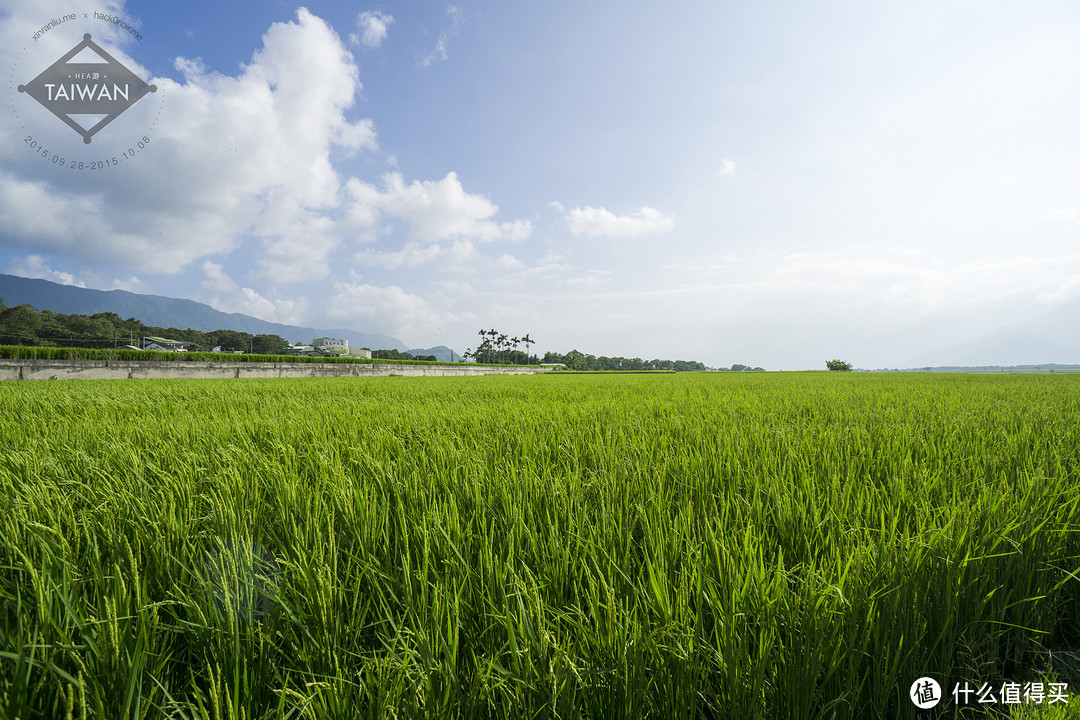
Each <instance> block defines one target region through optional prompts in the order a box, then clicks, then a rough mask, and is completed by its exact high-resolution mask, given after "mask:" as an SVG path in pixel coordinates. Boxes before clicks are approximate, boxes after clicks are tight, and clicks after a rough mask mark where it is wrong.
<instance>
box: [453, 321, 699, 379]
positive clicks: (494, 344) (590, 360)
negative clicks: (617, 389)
mask: <svg viewBox="0 0 1080 720" xmlns="http://www.w3.org/2000/svg"><path fill="white" fill-rule="evenodd" d="M478 334H479V335H480V344H479V345H477V346H476V349H475V350H473V349H471V348H470V349H468V350H466V351H465V353H464V355H463V357H464V358H465V359H466V360H475V361H476V362H479V363H502V364H508V365H540V364H553V363H558V364H560V365H565V366H566V367H567V368H568V369H570V370H595V371H600V370H622V371H644V370H674V371H676V372H687V371H691V370H705V369H706V367H705V365H704V364H702V363H699V362H694V361H691V360H642V359H641V358H624V357H606V356H604V355H601V356H600V357H597V356H595V355H588V354H586V353H582V352H579V351H578V350H571V351H570V352H568V353H566V354H565V355H564V354H561V353H557V352H546V353H544V356H543V358H541V357H538V356H537V355H533V354H530V353H529V348H530V346H532V345H534V344H535V343H536V341H535V340H533V339H532V338H531V337H529V334H528V333H526V334H525V335H523V336H521V337H515V336H513V335H507V334H506V333H502V332H499V331H498V330H494V329H492V330H483V329H481V330H480V331H479V333H478ZM522 345H524V346H525V351H524V352H522V350H521V346H522Z"/></svg>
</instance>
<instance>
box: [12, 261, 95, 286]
mask: <svg viewBox="0 0 1080 720" xmlns="http://www.w3.org/2000/svg"><path fill="white" fill-rule="evenodd" d="M8 274H9V275H18V276H19V277H25V278H38V279H41V280H48V281H50V282H54V283H60V284H61V285H74V286H75V287H81V288H84V287H86V283H84V282H83V281H82V280H79V279H78V278H76V277H75V276H74V275H72V274H71V273H68V272H60V271H57V270H53V269H52V268H51V267H49V264H48V263H46V262H45V259H44V258H43V257H41V256H40V255H27V256H26V257H22V258H16V259H15V260H14V261H12V263H11V266H10V267H9V268H8Z"/></svg>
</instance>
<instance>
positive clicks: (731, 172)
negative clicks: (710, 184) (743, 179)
mask: <svg viewBox="0 0 1080 720" xmlns="http://www.w3.org/2000/svg"><path fill="white" fill-rule="evenodd" d="M716 175H717V177H735V161H734V160H728V159H727V158H723V159H722V160H721V161H720V169H719V170H717V171H716Z"/></svg>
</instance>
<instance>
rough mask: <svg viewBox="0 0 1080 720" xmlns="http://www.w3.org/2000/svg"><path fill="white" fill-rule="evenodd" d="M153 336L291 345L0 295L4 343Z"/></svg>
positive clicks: (81, 343)
mask: <svg viewBox="0 0 1080 720" xmlns="http://www.w3.org/2000/svg"><path fill="white" fill-rule="evenodd" d="M148 336H153V337H163V338H168V339H169V340H179V341H181V342H186V343H191V347H190V348H189V349H190V350H192V351H201V352H209V351H210V350H213V349H214V348H215V347H220V348H221V351H222V352H227V353H231V352H246V353H254V354H256V355H282V354H285V353H287V352H288V351H289V348H290V345H289V343H288V341H286V340H285V338H283V337H280V336H278V335H267V334H252V333H248V332H243V331H242V330H211V331H210V332H202V331H200V330H192V329H191V328H188V329H186V330H181V329H179V328H174V327H168V328H163V327H157V326H155V325H147V324H145V323H143V322H141V321H139V320H136V319H135V318H128V319H127V320H124V319H123V318H121V317H120V316H119V315H117V314H116V313H113V312H103V313H95V314H93V315H75V314H72V315H66V314H64V313H57V312H53V311H52V310H38V309H36V308H35V307H34V306H33V305H29V304H25V303H24V304H22V305H16V306H15V307H6V306H5V305H4V301H3V299H2V298H0V345H31V346H36V347H81V348H97V349H106V348H122V347H127V346H128V345H134V346H135V347H141V344H142V338H144V337H148ZM371 356H372V357H373V358H382V359H385V360H436V359H437V358H436V357H435V356H434V355H422V356H418V357H414V356H413V355H410V354H409V353H404V352H400V351H398V350H374V351H372V353H371Z"/></svg>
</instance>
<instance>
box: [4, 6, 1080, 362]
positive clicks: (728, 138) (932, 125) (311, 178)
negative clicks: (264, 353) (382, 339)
mask: <svg viewBox="0 0 1080 720" xmlns="http://www.w3.org/2000/svg"><path fill="white" fill-rule="evenodd" d="M71 11H75V12H77V14H78V18H77V19H76V20H73V21H71V22H67V23H62V24H60V25H58V26H56V27H54V28H52V29H50V30H49V31H48V32H47V33H45V35H44V38H43V39H42V40H33V39H32V37H33V35H34V33H35V32H36V31H37V30H39V29H40V28H41V27H42V26H43V25H45V24H47V23H48V22H49V20H50V19H51V18H54V17H56V18H59V17H61V16H62V15H64V14H65V13H67V12H71ZM94 11H98V12H100V13H104V14H109V15H114V16H116V17H120V18H124V19H125V21H126V22H129V23H130V24H132V25H134V26H135V27H137V28H138V32H139V33H140V34H141V36H142V39H141V40H134V39H132V37H131V36H130V35H129V34H125V33H122V32H120V31H119V30H118V29H117V28H116V27H115V26H110V25H109V24H108V23H104V22H101V21H98V22H97V23H94V22H93V21H92V20H87V19H84V18H83V17H82V13H84V12H88V13H91V14H92V12H94ZM88 29H89V30H92V31H93V33H94V38H95V40H98V41H100V42H101V43H103V45H104V46H107V47H108V48H109V49H110V50H112V51H113V54H114V55H115V56H116V57H118V58H120V59H122V60H123V61H125V64H127V63H130V64H131V65H133V66H137V67H138V68H139V69H140V70H141V71H142V75H143V77H146V78H150V77H153V78H154V82H155V83H157V85H159V87H160V88H161V90H160V92H159V93H155V94H154V95H153V96H148V98H146V99H144V100H140V101H139V103H137V104H136V105H135V106H133V107H132V108H131V109H130V110H128V111H127V112H125V113H124V114H122V115H121V116H119V117H118V118H117V119H115V120H114V121H113V122H112V123H110V125H109V126H108V127H107V128H105V129H104V130H102V131H101V132H100V133H99V134H98V135H97V136H95V138H94V140H93V142H92V143H91V144H90V145H88V146H86V145H84V144H83V143H82V140H81V138H79V137H78V135H77V134H75V133H74V132H72V131H71V130H70V129H69V128H67V127H66V126H64V125H63V124H62V123H61V122H60V121H59V120H57V119H56V118H55V117H53V116H52V115H50V114H49V113H48V112H46V111H45V110H44V109H43V108H40V107H36V106H35V105H34V103H33V101H32V100H30V99H29V98H28V97H27V96H26V95H25V94H20V93H17V92H15V91H14V89H13V88H11V89H8V95H9V96H10V102H9V103H5V109H4V112H3V113H2V114H0V271H2V272H10V273H14V274H18V275H25V276H34V277H44V278H46V279H52V280H56V281H60V282H68V283H72V284H80V285H83V286H85V287H95V288H102V289H110V288H124V289H130V290H133V291H137V292H148V293H154V294H162V295H169V296H175V297H189V298H192V299H195V300H199V301H202V302H208V303H210V304H211V305H214V306H215V307H217V308H219V309H221V310H225V311H230V312H244V313H247V314H251V315H255V316H258V317H262V318H265V319H268V320H274V321H278V322H286V323H294V324H305V325H315V326H322V327H333V326H338V327H342V326H344V327H351V328H354V329H356V330H361V331H371V332H383V333H388V334H391V335H395V336H397V337H400V338H401V339H402V340H404V341H405V342H406V343H407V344H409V345H413V346H431V345H436V344H446V345H450V346H451V347H454V348H455V349H456V350H458V351H459V352H460V351H463V350H464V349H465V348H466V347H469V346H473V345H475V342H476V339H477V336H476V331H477V330H478V329H480V328H490V327H495V328H498V329H499V330H501V331H503V332H506V333H508V334H516V335H522V334H524V333H529V334H530V335H531V336H532V337H533V338H534V339H536V340H537V345H536V349H537V350H539V351H540V352H541V353H542V352H543V351H545V350H558V351H566V350H569V349H570V348H577V349H579V350H582V351H584V352H590V353H593V354H597V355H601V354H605V355H625V356H641V357H646V358H652V357H669V358H682V359H694V360H700V361H702V362H705V363H706V364H709V365H714V366H726V365H730V364H732V363H735V362H740V363H747V364H753V365H762V366H765V367H767V368H770V369H782V368H783V369H798V368H818V367H821V366H822V365H823V364H824V361H825V360H826V359H828V358H831V357H834V356H839V357H844V358H846V359H848V360H850V361H852V362H854V363H855V364H856V365H858V366H862V367H882V366H895V365H898V364H900V363H902V362H903V361H904V360H905V359H907V358H911V357H915V356H918V355H920V354H922V353H923V352H929V351H932V350H934V349H936V348H939V347H943V346H946V345H949V344H952V343H956V342H962V341H964V340H970V339H974V338H976V337H979V336H980V335H983V334H986V333H988V332H993V331H995V330H997V329H1000V328H1002V327H1006V326H1008V325H1009V324H1011V323H1015V322H1019V321H1021V320H1025V319H1027V318H1030V317H1034V316H1036V315H1038V314H1040V313H1042V312H1046V311H1049V310H1052V309H1053V308H1055V307H1058V306H1060V305H1062V304H1064V303H1067V302H1070V301H1073V300H1075V299H1076V298H1077V296H1078V295H1080V250H1078V248H1077V240H1078V238H1080V198H1078V197H1077V190H1078V187H1080V186H1078V181H1080V152H1078V151H1080V147H1078V144H1080V143H1078V139H1077V137H1078V133H1077V132H1076V129H1075V128H1076V123H1077V121H1076V118H1077V111H1078V110H1080V102H1078V101H1077V99H1076V95H1077V93H1076V88H1077V87H1080V83H1078V82H1077V81H1078V80H1080V77H1078V76H1080V7H1077V6H1076V5H1075V4H1074V3H1068V2H1060V3H1055V2H1043V3H1039V4H1037V5H1025V6H1023V7H1021V6H1019V5H1016V4H1015V3H995V2H954V3H930V2H915V3H859V2H824V3H814V4H807V3H795V2H761V3H727V2H700V3H691V2H688V3H680V4H675V5H674V6H672V5H670V4H662V3H659V2H593V3H570V2H547V3H505V2H475V3H474V2H464V1H463V2H453V3H446V2H422V3H409V4H407V5H406V4H400V5H399V4H393V3H390V4H371V5H367V4H363V3H361V4H356V3H343V2H337V1H329V0H328V1H325V2H310V3H307V4H306V5H302V6H301V5H297V4H293V3H284V2H279V1H277V0H274V1H273V2H259V3H256V2H229V3H213V4H212V3H203V2H189V3H183V4H180V3H156V2H142V1H137V0H129V1H128V2H118V1H115V0H113V1H112V2H104V3H101V4H98V5H87V6H86V7H85V8H83V7H75V6H72V5H70V4H67V3H60V2H53V0H45V1H44V2H37V1H36V2H33V3H31V2H22V1H18V0H0V61H2V67H4V68H11V70H9V71H7V72H8V75H9V78H8V79H9V83H10V84H11V85H12V86H14V85H15V84H21V83H25V82H27V81H28V80H29V79H31V78H32V77H33V76H34V75H35V74H36V73H37V72H40V70H41V69H43V68H44V67H45V66H47V65H48V64H49V63H51V62H52V60H54V59H56V58H57V57H59V55H60V54H62V53H63V52H64V51H66V50H67V49H69V48H70V47H71V46H72V45H73V44H74V42H77V41H78V39H80V38H81V37H82V33H83V32H86V31H88ZM50 43H51V44H50ZM50 53H52V54H51V55H50ZM8 106H10V109H8ZM144 135H145V136H147V137H149V138H150V141H149V143H147V144H146V147H145V148H143V149H140V150H139V152H138V155H137V156H135V157H132V158H131V161H130V162H127V161H125V162H124V163H122V164H120V165H117V166H116V167H115V168H110V169H109V171H100V172H96V173H87V172H69V171H67V169H66V168H59V167H57V165H56V164H54V163H51V162H50V160H51V158H44V159H43V158H41V157H39V156H38V155H36V154H34V153H33V152H32V151H31V150H30V147H29V143H28V142H27V141H26V138H28V137H33V138H34V139H35V140H37V139H40V140H42V142H44V143H46V144H47V145H51V148H50V149H49V153H50V154H58V153H59V154H61V155H64V156H65V162H66V161H67V160H68V158H71V159H76V160H78V159H82V158H86V159H87V160H88V161H91V160H93V159H94V158H95V157H97V156H98V155H96V154H95V153H98V154H101V153H104V154H105V155H110V154H115V152H116V149H117V148H120V152H121V153H122V152H123V148H125V147H129V146H130V145H131V141H132V139H137V138H141V137H143V136H144ZM290 339H292V338H290Z"/></svg>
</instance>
